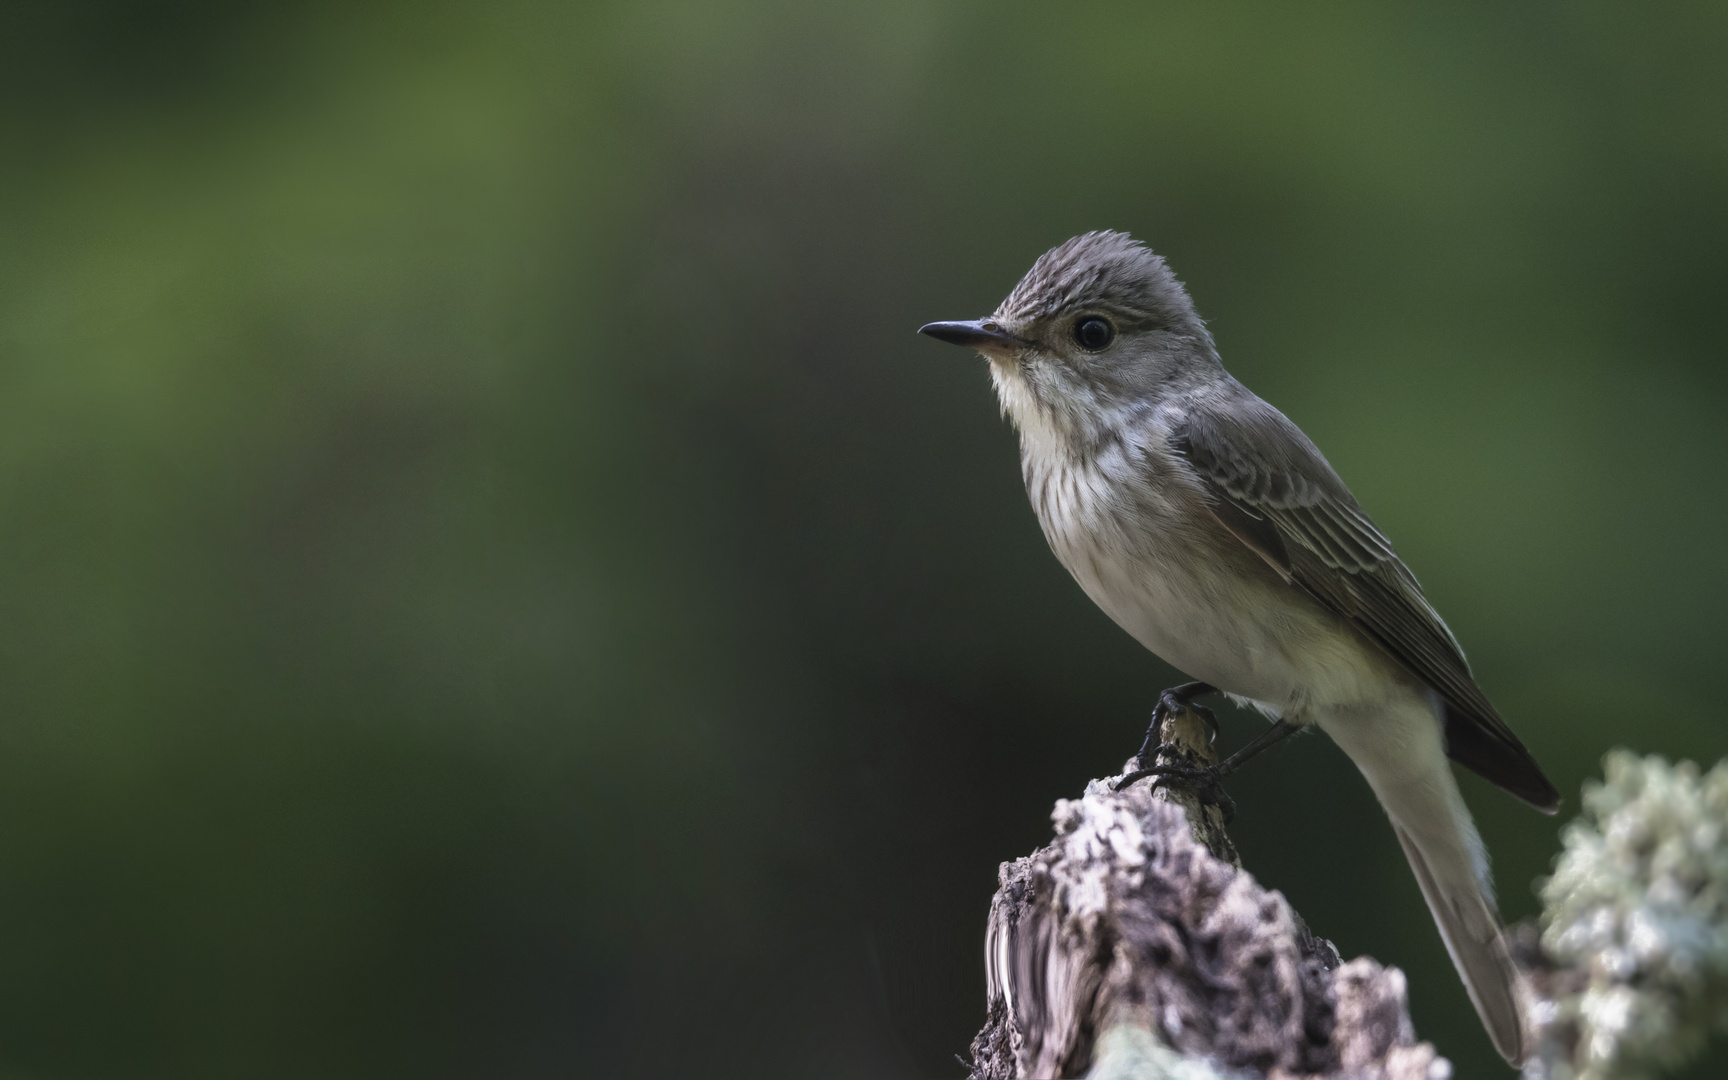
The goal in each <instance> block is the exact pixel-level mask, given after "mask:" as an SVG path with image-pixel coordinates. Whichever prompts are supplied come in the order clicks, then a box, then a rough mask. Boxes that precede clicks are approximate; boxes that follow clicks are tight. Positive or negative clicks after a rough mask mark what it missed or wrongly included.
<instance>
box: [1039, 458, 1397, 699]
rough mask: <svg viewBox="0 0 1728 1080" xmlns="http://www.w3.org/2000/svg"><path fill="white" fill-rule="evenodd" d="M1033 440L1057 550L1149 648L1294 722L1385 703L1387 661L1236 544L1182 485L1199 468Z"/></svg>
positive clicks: (1042, 511)
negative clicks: (1324, 708) (1321, 711)
mask: <svg viewBox="0 0 1728 1080" xmlns="http://www.w3.org/2000/svg"><path fill="white" fill-rule="evenodd" d="M1027 434H1028V433H1027V432H1025V431H1024V429H1023V432H1022V435H1023V439H1022V453H1023V459H1022V464H1023V468H1024V475H1025V480H1026V488H1027V494H1028V495H1029V496H1030V497H1031V500H1032V505H1033V508H1034V509H1035V510H1036V511H1037V514H1038V520H1039V522H1040V523H1041V524H1042V525H1043V528H1044V535H1045V538H1046V539H1047V540H1048V541H1049V543H1050V547H1051V549H1052V550H1053V551H1054V552H1055V554H1056V557H1057V558H1058V559H1059V560H1060V561H1061V562H1062V565H1063V566H1065V567H1067V569H1068V571H1069V573H1071V574H1073V575H1074V578H1075V580H1076V581H1078V582H1079V584H1080V587H1081V588H1082V589H1084V590H1085V592H1086V595H1087V596H1089V597H1091V598H1092V601H1093V602H1094V603H1096V604H1097V605H1098V606H1099V607H1100V608H1102V609H1103V610H1104V612H1105V613H1106V614H1107V615H1109V616H1110V617H1111V618H1112V619H1113V620H1115V622H1116V623H1117V625H1119V626H1121V627H1122V628H1123V629H1124V630H1126V631H1128V633H1129V634H1131V635H1133V637H1134V638H1135V639H1136V640H1137V641H1139V642H1140V643H1141V644H1142V645H1144V646H1145V647H1146V648H1148V649H1150V650H1151V651H1152V652H1153V653H1155V654H1157V655H1158V656H1159V657H1161V658H1162V659H1164V660H1165V661H1166V662H1167V663H1169V664H1170V665H1171V666H1172V667H1175V668H1176V669H1177V670H1179V671H1181V672H1183V673H1184V674H1186V675H1188V676H1189V677H1191V678H1195V679H1200V680H1202V681H1204V682H1208V683H1211V684H1212V685H1214V686H1216V687H1218V688H1219V689H1220V690H1223V691H1225V692H1227V693H1230V694H1233V695H1237V696H1239V697H1242V698H1246V699H1250V700H1251V701H1252V702H1253V703H1256V704H1258V705H1260V706H1261V707H1262V708H1263V709H1264V711H1266V712H1267V713H1269V714H1270V715H1281V716H1284V717H1286V718H1288V719H1290V720H1292V721H1300V719H1301V718H1302V716H1303V714H1304V713H1305V712H1306V711H1307V709H1308V707H1309V706H1310V705H1315V704H1336V703H1341V702H1359V701H1364V700H1369V699H1378V698H1380V697H1381V696H1383V695H1384V693H1385V692H1386V672H1385V670H1384V669H1385V662H1384V661H1383V659H1382V658H1380V657H1379V656H1378V655H1371V654H1369V653H1368V652H1367V651H1365V646H1364V644H1363V642H1362V641H1361V639H1360V638H1358V637H1357V636H1356V635H1354V634H1353V633H1351V632H1350V631H1349V630H1348V629H1346V628H1345V626H1344V624H1343V623H1342V621H1341V620H1339V619H1338V618H1337V617H1336V616H1334V615H1332V614H1331V613H1330V612H1327V611H1326V610H1324V609H1323V608H1321V607H1320V606H1319V604H1317V603H1316V602H1315V601H1313V600H1312V599H1311V598H1309V597H1308V596H1307V595H1306V594H1303V593H1302V592H1300V590H1298V589H1296V588H1294V587H1293V586H1290V585H1287V584H1286V583H1284V582H1283V581H1282V580H1281V579H1280V578H1278V577H1277V575H1276V574H1274V573H1273V572H1272V571H1271V570H1270V568H1268V567H1266V566H1265V565H1264V564H1263V563H1261V562H1259V561H1258V556H1254V555H1253V554H1252V553H1251V552H1249V551H1248V549H1247V548H1246V547H1242V546H1240V545H1239V544H1238V542H1237V541H1236V540H1235V539H1234V538H1233V537H1231V536H1229V534H1228V533H1224V532H1223V531H1222V529H1221V527H1219V526H1218V525H1217V524H1216V522H1215V521H1214V520H1213V519H1212V517H1211V514H1210V511H1209V510H1207V509H1206V506H1205V503H1204V501H1203V497H1202V496H1201V495H1200V493H1199V490H1198V489H1197V488H1195V487H1194V486H1192V485H1191V484H1190V483H1189V482H1187V481H1186V480H1183V479H1180V478H1179V477H1178V475H1177V474H1176V473H1175V472H1174V470H1175V469H1179V468H1186V466H1185V464H1183V463H1181V462H1179V461H1176V460H1175V459H1174V458H1173V457H1170V456H1169V455H1167V454H1166V455H1162V456H1160V455H1158V454H1157V453H1156V452H1148V451H1147V450H1146V449H1145V448H1144V447H1140V448H1135V447H1132V446H1116V447H1109V448H1106V449H1104V450H1103V451H1101V452H1100V453H1099V454H1098V455H1097V457H1096V458H1095V459H1094V460H1091V461H1087V462H1082V461H1079V460H1076V459H1075V458H1074V457H1073V455H1071V454H1070V453H1068V452H1067V450H1066V448H1065V447H1062V448H1058V447H1054V446H1050V445H1049V444H1048V443H1045V442H1044V440H1042V439H1039V438H1037V436H1036V434H1035V433H1034V434H1033V437H1032V438H1027V437H1026V436H1027ZM1040 443H1044V445H1040Z"/></svg>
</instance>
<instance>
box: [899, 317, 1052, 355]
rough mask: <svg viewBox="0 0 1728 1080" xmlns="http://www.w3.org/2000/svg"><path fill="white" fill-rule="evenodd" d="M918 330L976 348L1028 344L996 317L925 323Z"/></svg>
mask: <svg viewBox="0 0 1728 1080" xmlns="http://www.w3.org/2000/svg"><path fill="white" fill-rule="evenodd" d="M918 332H919V333H920V334H928V335H929V336H930V337H933V338H935V339H936V340H937V341H946V342H947V343H948V344H950V345H968V346H970V347H972V348H974V349H990V348H995V349H1019V348H1024V347H1025V346H1026V344H1027V342H1026V341H1025V340H1024V339H1022V338H1019V337H1016V336H1015V335H1013V334H1011V333H1009V332H1008V330H1007V329H1006V328H1005V327H1004V326H1003V325H1002V324H1001V323H999V322H997V321H996V320H994V319H976V320H973V321H972V322H933V323H925V324H924V325H923V326H920V327H919V328H918Z"/></svg>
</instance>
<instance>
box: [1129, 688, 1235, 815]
mask: <svg viewBox="0 0 1728 1080" xmlns="http://www.w3.org/2000/svg"><path fill="white" fill-rule="evenodd" d="M1217 692H1218V688H1217V687H1215V686H1213V685H1212V684H1211V683H1203V682H1190V683H1183V684H1182V685H1181V686H1172V687H1171V688H1170V689H1168V690H1166V691H1164V692H1163V693H1161V694H1159V695H1158V704H1157V705H1155V706H1153V707H1152V724H1151V726H1150V727H1148V728H1147V729H1146V739H1145V741H1144V742H1142V743H1141V744H1140V752H1139V753H1137V754H1135V755H1134V768H1135V770H1136V774H1135V776H1136V778H1138V777H1139V776H1144V775H1147V774H1146V773H1145V772H1144V771H1143V770H1145V769H1148V768H1151V767H1152V766H1153V765H1154V764H1156V763H1157V760H1158V751H1159V750H1161V749H1163V747H1162V745H1161V744H1160V743H1159V739H1160V738H1161V736H1160V734H1159V732H1160V730H1161V729H1162V728H1163V726H1164V721H1165V720H1166V719H1168V718H1169V717H1170V716H1171V715H1172V714H1174V713H1179V712H1182V711H1183V710H1184V709H1188V710H1192V711H1193V713H1194V715H1195V716H1198V717H1199V718H1200V719H1201V720H1203V721H1204V722H1205V724H1206V730H1207V731H1208V732H1210V733H1211V736H1212V740H1213V741H1217V739H1218V718H1217V717H1216V716H1214V715H1212V710H1211V709H1208V708H1206V706H1204V705H1196V704H1194V699H1195V698H1197V697H1200V696H1201V695H1202V694H1215V693H1217ZM1131 783H1133V781H1132V780H1123V781H1122V782H1121V783H1119V784H1117V785H1116V790H1117V791H1121V790H1122V789H1123V788H1124V787H1126V786H1128V785H1129V784H1131Z"/></svg>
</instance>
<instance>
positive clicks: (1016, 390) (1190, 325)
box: [919, 232, 1218, 436]
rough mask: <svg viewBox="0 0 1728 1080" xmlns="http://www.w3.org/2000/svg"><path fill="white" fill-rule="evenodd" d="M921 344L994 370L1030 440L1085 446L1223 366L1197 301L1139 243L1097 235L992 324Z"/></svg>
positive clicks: (1047, 268) (1036, 266)
mask: <svg viewBox="0 0 1728 1080" xmlns="http://www.w3.org/2000/svg"><path fill="white" fill-rule="evenodd" d="M919 333H921V334H928V335H929V336H931V337H933V338H936V339H938V340H941V341H946V342H950V343H952V344H955V345H965V346H969V347H971V348H974V349H977V350H978V351H979V352H980V353H983V354H984V356H985V357H986V358H987V359H988V360H989V361H990V375H991V378H992V380H993V381H994V382H995V384H996V392H997V396H998V398H999V399H1000V400H1001V403H1002V411H1003V412H1005V413H1007V414H1008V415H1009V416H1010V417H1012V418H1013V420H1014V422H1015V423H1016V424H1018V425H1019V426H1020V427H1021V429H1022V430H1026V429H1029V428H1034V427H1036V428H1046V427H1049V428H1053V429H1054V430H1056V431H1060V432H1062V433H1064V434H1069V435H1076V436H1083V435H1085V434H1087V433H1089V432H1091V431H1093V430H1094V429H1095V428H1096V427H1097V426H1098V425H1100V424H1106V423H1110V422H1113V421H1114V420H1115V419H1116V417H1118V416H1119V415H1120V413H1121V411H1122V410H1124V409H1129V408H1134V407H1136V406H1137V405H1139V404H1140V403H1143V402H1145V401H1147V400H1148V399H1150V398H1153V397H1154V396H1155V395H1157V394H1158V392H1159V391H1160V389H1161V388H1163V387H1166V386H1169V385H1171V384H1172V383H1173V382H1174V381H1177V380H1180V379H1183V378H1185V377H1190V376H1196V377H1197V376H1203V375H1204V376H1210V375H1212V374H1213V372H1214V371H1216V370H1217V365H1218V360H1217V356H1216V353H1215V352H1214V350H1213V347H1212V338H1211V335H1210V334H1208V333H1207V332H1206V326H1205V324H1204V323H1203V322H1202V321H1201V320H1200V316H1199V315H1197V314H1195V312H1194V305H1193V303H1192V302H1191V301H1190V300H1189V299H1188V292H1187V290H1186V289H1184V288H1183V287H1182V283H1181V282H1180V281H1177V280H1176V275H1175V274H1173V273H1171V272H1170V268H1169V267H1168V266H1166V265H1165V263H1164V260H1163V259H1162V258H1161V257H1159V256H1158V255H1156V254H1154V253H1153V252H1152V250H1151V249H1149V248H1147V247H1146V246H1145V245H1144V244H1142V243H1140V242H1139V241H1138V240H1135V239H1134V238H1133V237H1131V236H1129V235H1128V234H1127V233H1120V232H1090V233H1086V234H1085V235H1084V236H1076V237H1075V238H1074V239H1072V240H1069V241H1067V242H1066V243H1063V244H1060V245H1058V246H1057V247H1054V248H1051V249H1050V250H1049V251H1046V252H1045V253H1044V254H1043V255H1041V256H1039V258H1038V261H1037V262H1035V263H1033V264H1032V269H1031V270H1028V271H1027V272H1026V276H1025V277H1023V278H1021V279H1020V284H1018V285H1016V286H1014V291H1013V292H1011V293H1009V294H1008V298H1007V299H1006V300H1004V301H1002V303H1001V306H999V307H998V308H997V309H996V311H995V313H994V314H992V315H991V316H990V317H989V318H985V319H977V320H973V321H968V322H936V323H930V324H929V325H927V326H924V327H922V328H920V330H919Z"/></svg>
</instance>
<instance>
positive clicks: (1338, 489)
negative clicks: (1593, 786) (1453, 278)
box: [1170, 384, 1559, 810]
mask: <svg viewBox="0 0 1728 1080" xmlns="http://www.w3.org/2000/svg"><path fill="white" fill-rule="evenodd" d="M1229 392H1230V397H1229V398H1228V399H1227V400H1219V401H1214V402H1196V403H1191V404H1190V405H1189V407H1188V408H1187V409H1186V411H1185V412H1184V414H1183V415H1182V416H1181V418H1180V419H1179V420H1177V421H1176V422H1175V423H1174V424H1173V426H1172V431H1171V436H1170V441H1171V448H1172V449H1173V450H1175V451H1176V453H1178V454H1179V455H1181V456H1182V457H1183V458H1185V459H1186V460H1187V462H1188V464H1189V465H1191V466H1192V467H1193V469H1194V471H1195V473H1197V474H1198V475H1199V477H1200V479H1201V481H1202V482H1203V484H1204V485H1205V487H1206V489H1207V492H1208V494H1209V495H1210V496H1211V500H1212V510H1213V513H1214V514H1215V515H1216V516H1217V517H1218V519H1219V521H1220V522H1221V523H1223V525H1224V526H1225V527H1226V528H1228V529H1229V530H1230V532H1231V533H1233V534H1234V535H1235V536H1236V537H1237V538H1238V539H1239V540H1241V541H1242V542H1243V543H1244V544H1246V545H1247V546H1248V547H1250V548H1252V549H1253V550H1254V551H1255V552H1256V553H1258V554H1259V555H1260V557H1261V558H1263V559H1265V560H1266V562H1268V563H1269V564H1271V565H1272V567H1273V568H1274V569H1276V570H1277V571H1278V572H1279V573H1280V574H1282V575H1283V576H1284V578H1285V580H1286V581H1289V582H1290V583H1291V584H1292V585H1294V586H1296V587H1299V588H1301V589H1302V590H1304V591H1305V592H1307V593H1308V594H1310V595H1311V596H1313V597H1314V598H1315V599H1316V600H1318V601H1319V602H1320V603H1321V604H1323V605H1325V606H1326V607H1327V608H1329V609H1330V610H1332V611H1333V612H1335V613H1337V614H1338V615H1339V616H1341V617H1343V618H1345V619H1348V620H1349V621H1350V622H1351V623H1353V624H1354V625H1355V626H1357V627H1358V628H1359V629H1360V630H1361V631H1362V632H1363V633H1365V634H1366V635H1367V636H1368V637H1369V638H1371V639H1372V640H1373V641H1375V642H1376V643H1378V644H1379V645H1380V646H1381V647H1382V648H1383V649H1385V650H1386V652H1387V653H1389V654H1390V655H1391V656H1392V658H1393V659H1394V660H1396V661H1398V663H1400V664H1402V665H1403V666H1404V667H1405V669H1407V670H1408V671H1410V672H1411V673H1412V674H1413V675H1415V676H1416V677H1417V678H1419V679H1421V680H1422V681H1423V682H1425V683H1427V684H1428V685H1429V686H1430V687H1432V688H1433V689H1434V690H1435V692H1437V693H1438V694H1439V695H1440V697H1441V699H1442V700H1443V701H1444V703H1445V705H1446V718H1445V721H1446V740H1447V752H1448V753H1449V754H1450V755H1451V757H1452V759H1453V760H1454V761H1457V762H1458V763H1459V764H1461V765H1464V766H1466V767H1467V768H1470V769H1472V770H1474V771H1476V772H1478V773H1480V774H1481V775H1482V776H1484V777H1485V778H1487V779H1488V780H1490V781H1493V782H1494V783H1496V784H1498V785H1500V786H1501V787H1503V788H1505V789H1506V790H1508V791H1510V792H1511V793H1512V794H1514V795H1516V796H1518V797H1519V798H1521V799H1524V800H1525V801H1526V802H1529V803H1531V804H1532V805H1534V806H1536V807H1538V808H1539V809H1544V810H1552V809H1553V808H1555V807H1557V806H1558V805H1559V792H1557V791H1556V790H1555V789H1554V786H1553V785H1552V784H1550V783H1549V782H1548V779H1547V777H1545V776H1543V775H1542V770H1541V769H1540V768H1539V767H1538V766H1537V765H1536V762H1535V761H1534V760H1533V759H1532V758H1531V757H1530V753H1529V751H1527V750H1526V749H1524V744H1523V743H1521V742H1519V741H1518V737H1517V736H1516V735H1514V734H1512V730H1511V729H1510V728H1508V727H1507V726H1506V723H1505V721H1503V720H1501V719H1500V715H1499V713H1497V712H1495V711H1494V706H1493V705H1491V704H1489V702H1488V698H1487V696H1486V695H1484V694H1483V693H1482V690H1481V689H1480V688H1479V687H1478V686H1477V685H1476V680H1475V679H1474V678H1472V677H1471V675H1470V666H1469V664H1468V663H1467V662H1466V661H1465V659H1464V651H1463V649H1461V648H1460V647H1459V645H1458V641H1457V639H1456V638H1454V637H1453V636H1452V632H1451V631H1450V630H1448V629H1447V628H1446V624H1445V623H1444V622H1443V621H1441V619H1440V616H1439V614H1438V613H1437V612H1435V610H1434V608H1433V607H1432V606H1431V605H1430V604H1429V603H1428V601H1427V599H1426V598H1425V597H1424V596H1423V595H1422V587H1421V586H1420V585H1419V584H1417V581H1416V577H1415V575H1413V574H1412V573H1411V572H1410V570H1409V568H1408V567H1406V566H1405V565H1404V563H1403V561H1402V560H1401V559H1399V558H1398V556H1397V554H1396V553H1395V552H1394V551H1393V550H1392V544H1391V542H1390V541H1388V540H1387V539H1386V537H1385V535H1384V534H1383V533H1381V532H1380V530H1379V529H1378V528H1376V527H1375V525H1374V523H1373V522H1372V521H1370V520H1369V518H1368V515H1367V514H1366V513H1364V512H1363V511H1362V508H1361V507H1360V506H1359V505H1357V503H1356V500H1355V498H1354V497H1352V496H1351V494H1350V490H1349V489H1348V488H1346V487H1345V486H1344V481H1343V480H1341V479H1339V478H1338V474H1337V473H1336V472H1334V471H1333V470H1332V466H1331V465H1330V464H1328V463H1327V461H1326V459H1325V457H1324V456H1322V455H1321V453H1320V451H1319V449H1318V448H1317V447H1315V445H1314V444H1313V443H1312V442H1311V441H1309V439H1308V437H1307V436H1306V435H1304V434H1302V431H1301V429H1300V428H1298V427H1297V426H1296V425H1295V424H1293V423H1291V422H1290V421H1289V420H1288V419H1287V418H1286V417H1285V416H1284V414H1283V413H1281V412H1279V411H1278V410H1277V409H1274V408H1273V407H1272V406H1270V405H1268V404H1266V402H1264V401H1261V400H1260V399H1259V398H1257V397H1255V396H1254V395H1253V394H1252V393H1250V392H1248V391H1247V390H1246V389H1245V388H1242V387H1241V386H1240V384H1236V385H1233V386H1231V387H1230V388H1229Z"/></svg>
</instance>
